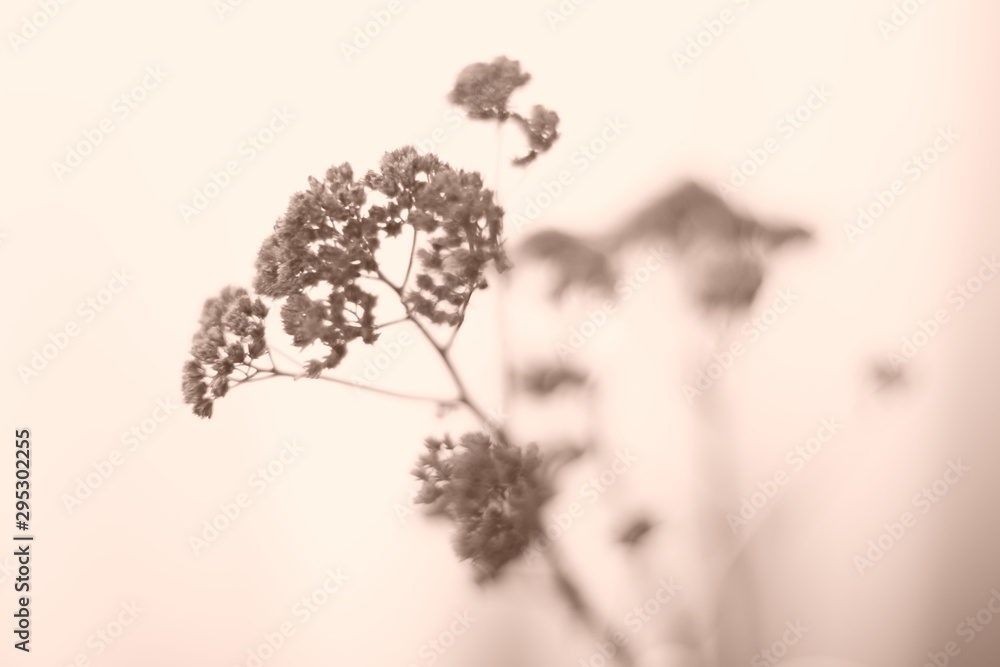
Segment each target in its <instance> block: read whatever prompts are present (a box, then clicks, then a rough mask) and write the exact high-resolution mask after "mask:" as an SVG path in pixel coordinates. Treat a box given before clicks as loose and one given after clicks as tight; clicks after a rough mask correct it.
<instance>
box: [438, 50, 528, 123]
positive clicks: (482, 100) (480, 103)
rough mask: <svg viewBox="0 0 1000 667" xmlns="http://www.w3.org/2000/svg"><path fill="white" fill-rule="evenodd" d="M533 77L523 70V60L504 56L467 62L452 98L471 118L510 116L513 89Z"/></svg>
mask: <svg viewBox="0 0 1000 667" xmlns="http://www.w3.org/2000/svg"><path fill="white" fill-rule="evenodd" d="M530 80H531V75H530V74H528V73H527V72H522V71H521V63H520V62H518V61H516V60H511V59H509V58H507V57H505V56H500V57H499V58H495V59H494V60H493V62H491V63H473V64H471V65H467V66H466V67H465V68H464V69H463V70H462V71H461V72H459V74H458V80H457V81H456V82H455V87H454V88H453V89H452V91H451V93H449V95H448V101H449V102H451V103H452V104H454V105H456V106H459V107H461V108H462V109H464V110H465V111H466V113H468V114H469V117H470V118H475V119H478V120H488V119H491V118H496V119H497V120H501V121H503V120H507V118H509V117H510V112H509V111H508V110H507V104H508V102H509V101H510V95H511V93H513V92H514V91H515V90H517V89H518V88H520V87H521V86H523V85H524V84H526V83H528V81H530Z"/></svg>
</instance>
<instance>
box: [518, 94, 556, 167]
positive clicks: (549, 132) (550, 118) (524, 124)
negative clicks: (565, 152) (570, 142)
mask: <svg viewBox="0 0 1000 667" xmlns="http://www.w3.org/2000/svg"><path fill="white" fill-rule="evenodd" d="M511 116H512V118H513V119H514V120H515V121H516V122H517V123H518V125H520V126H521V129H522V130H524V133H525V134H526V135H527V137H528V146H529V148H530V149H531V150H529V151H528V154H527V155H525V156H523V157H519V158H515V159H514V164H515V165H516V166H518V167H523V166H524V165H526V164H530V163H531V162H533V161H534V160H535V158H536V157H538V155H539V154H540V153H544V152H545V151H547V150H549V148H551V147H552V144H554V143H555V141H556V139H558V138H559V114H557V113H556V112H555V111H552V110H550V109H546V108H545V107H543V106H542V105H540V104H536V105H535V106H533V107H532V108H531V117H530V118H524V117H523V116H521V115H520V114H516V113H515V114H511Z"/></svg>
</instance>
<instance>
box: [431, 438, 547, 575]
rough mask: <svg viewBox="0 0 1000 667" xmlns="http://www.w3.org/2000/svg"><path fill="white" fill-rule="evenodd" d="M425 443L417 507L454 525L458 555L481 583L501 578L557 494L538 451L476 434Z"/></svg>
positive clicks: (538, 528)
mask: <svg viewBox="0 0 1000 667" xmlns="http://www.w3.org/2000/svg"><path fill="white" fill-rule="evenodd" d="M425 444H426V447H427V451H426V452H424V453H423V454H422V455H421V456H420V458H419V460H418V462H417V466H416V467H415V468H414V470H413V474H414V475H415V476H416V477H417V479H419V480H420V481H421V482H422V485H421V489H420V492H419V494H418V495H417V498H416V502H419V503H425V504H427V505H430V512H431V513H432V514H439V515H443V516H446V517H448V518H449V519H451V521H452V522H453V523H454V524H455V528H456V532H455V535H454V539H453V543H454V546H455V552H456V553H457V554H458V556H459V558H461V559H462V560H471V561H472V563H473V565H474V566H475V569H476V578H477V580H478V581H479V582H480V583H482V582H485V581H490V580H494V579H496V578H497V577H498V576H499V575H500V573H501V571H502V570H503V568H504V566H505V565H506V564H507V563H509V562H510V561H511V560H513V559H515V558H517V557H518V556H520V555H521V553H522V552H523V551H524V549H525V548H526V547H527V546H528V544H529V543H530V542H531V540H532V539H533V538H535V537H536V536H537V534H538V533H539V531H541V529H542V525H541V508H542V506H543V505H544V504H545V502H546V501H548V500H549V498H551V497H552V494H553V490H552V489H551V487H550V486H549V484H548V483H547V482H546V481H545V479H544V477H543V475H542V472H541V465H542V459H541V456H540V455H539V453H538V449H537V448H536V447H535V446H534V445H531V446H529V447H527V448H524V449H522V448H519V447H515V446H513V445H509V444H506V443H498V442H496V441H495V440H493V439H492V438H491V437H490V436H488V435H486V434H485V433H476V432H473V433H466V434H465V435H463V436H462V437H461V438H460V440H459V442H458V443H455V442H453V441H452V439H451V438H450V437H448V436H446V437H445V438H443V439H438V438H427V440H426V441H425Z"/></svg>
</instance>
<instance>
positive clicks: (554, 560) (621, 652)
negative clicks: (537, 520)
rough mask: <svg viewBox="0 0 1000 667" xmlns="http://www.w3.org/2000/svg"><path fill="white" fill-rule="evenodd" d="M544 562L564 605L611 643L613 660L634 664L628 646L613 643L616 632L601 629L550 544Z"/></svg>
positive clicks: (587, 603)
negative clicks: (613, 650)
mask: <svg viewBox="0 0 1000 667" xmlns="http://www.w3.org/2000/svg"><path fill="white" fill-rule="evenodd" d="M543 553H544V555H545V560H546V561H547V562H548V563H549V566H550V567H551V569H552V576H553V578H555V580H556V588H557V590H558V591H559V594H560V595H561V596H562V597H563V599H564V600H565V602H566V604H567V605H569V607H570V609H572V611H573V613H574V614H575V615H576V617H577V618H578V619H579V620H580V622H581V623H582V624H583V625H584V626H586V628H587V629H588V630H590V631H591V632H593V633H594V634H595V635H597V636H598V637H601V638H603V639H604V641H606V642H611V644H612V645H614V646H615V647H616V649H615V653H614V658H615V659H616V660H617V661H619V662H620V663H621V664H622V665H623V666H624V667H631V666H632V665H634V664H635V656H633V655H632V650H631V649H630V648H629V646H628V645H626V644H624V643H623V644H622V645H620V646H619V645H618V644H617V642H615V641H614V637H615V635H616V634H618V633H617V632H615V631H614V630H612V629H611V628H607V629H605V628H604V627H602V623H601V620H600V618H599V617H598V616H597V612H595V611H594V608H593V607H592V606H591V605H590V603H589V602H587V600H586V598H584V597H583V592H582V591H581V590H580V586H579V585H578V584H577V583H576V582H575V581H573V578H572V576H571V575H570V574H569V573H568V572H567V571H566V568H565V567H564V566H563V564H562V560H561V559H560V558H559V555H558V553H557V550H556V545H555V544H551V545H549V548H548V549H546V550H545V551H544V552H543Z"/></svg>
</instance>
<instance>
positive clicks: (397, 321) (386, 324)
mask: <svg viewBox="0 0 1000 667" xmlns="http://www.w3.org/2000/svg"><path fill="white" fill-rule="evenodd" d="M409 321H410V318H409V317H398V318H396V319H394V320H389V321H388V322H383V323H382V324H376V325H375V328H376V329H384V328H386V327H391V326H392V325H393V324H402V323H403V322H409Z"/></svg>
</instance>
